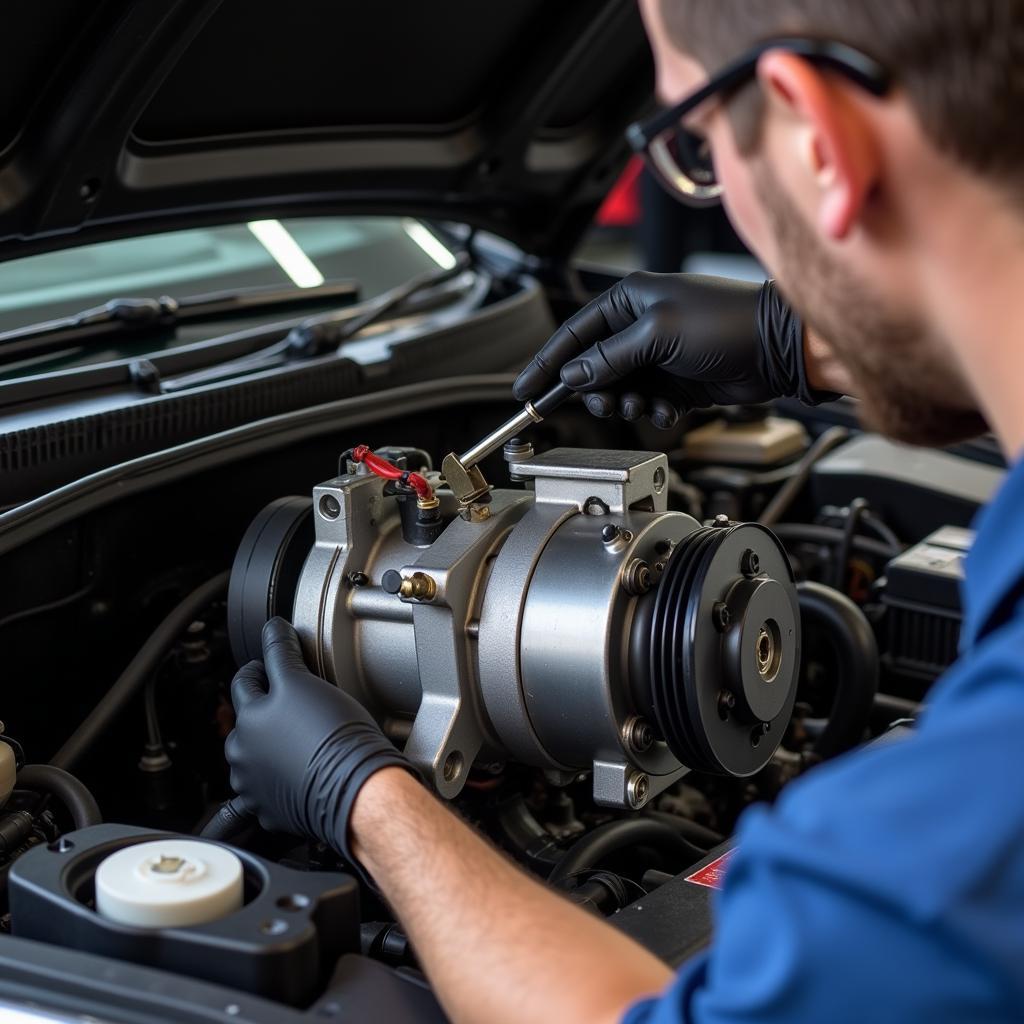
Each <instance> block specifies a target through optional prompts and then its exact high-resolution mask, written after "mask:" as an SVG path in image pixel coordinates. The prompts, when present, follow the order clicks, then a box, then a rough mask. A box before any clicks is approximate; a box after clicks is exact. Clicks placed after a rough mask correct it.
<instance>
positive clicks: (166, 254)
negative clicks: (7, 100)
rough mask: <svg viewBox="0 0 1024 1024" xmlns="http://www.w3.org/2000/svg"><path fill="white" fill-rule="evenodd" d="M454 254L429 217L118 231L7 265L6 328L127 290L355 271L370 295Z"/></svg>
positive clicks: (270, 282)
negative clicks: (137, 233) (135, 233)
mask: <svg viewBox="0 0 1024 1024" xmlns="http://www.w3.org/2000/svg"><path fill="white" fill-rule="evenodd" d="M453 260H454V257H453V256H452V254H451V253H450V252H448V250H447V249H446V248H445V247H444V246H443V245H442V244H441V243H440V242H439V240H438V239H437V237H436V236H435V235H433V234H432V233H431V232H430V231H429V230H428V229H427V228H426V227H425V226H424V225H423V224H422V223H420V222H419V221H415V220H411V219H409V218H399V217H319V218H304V219H298V218H296V219H290V220H280V221H278V220H262V221H250V222H248V223H245V224H230V225H226V226H223V227H213V228H195V229H191V230H187V231H174V232H168V233H165V234H159V235H147V236H144V237H141V238H126V239H118V240H115V241H110V242H100V243H97V244H94V245H84V246H79V247H77V248H73V249H67V250H64V251H62V252H51V253H45V254H43V255H40V256H27V257H25V258H23V259H16V260H10V261H8V262H6V263H0V332H3V331H9V330H13V329H15V328H18V327H24V326H27V325H28V324H33V323H37V322H39V321H41V320H51V319H56V318H58V317H61V316H67V315H70V314H72V313H76V312H78V311H80V310H82V309H85V308H88V307H90V306H96V305H101V304H102V303H105V302H107V301H108V300H109V299H112V298H119V297H123V296H153V297H158V296H160V295H164V294H167V295H171V296H173V297H175V298H179V299H180V298H184V297H186V296H189V295H197V294H204V293H207V292H218V291H236V290H238V289H246V288H260V287H274V288H282V287H291V286H293V287H295V288H296V289H301V288H312V287H316V286H318V285H321V284H323V283H324V282H333V281H341V280H345V279H354V280H356V281H357V282H358V283H359V285H360V297H361V298H362V299H369V298H373V297H374V296H375V295H379V294H380V293H381V292H384V291H386V290H387V289H389V288H393V287H395V286H396V285H399V284H401V283H402V282H404V281H407V280H409V278H411V277H414V276H416V275H417V274H422V273H424V272H426V271H429V270H434V269H437V267H438V266H447V265H450V263H449V262H447V261H453ZM278 318H280V317H279V316H278Z"/></svg>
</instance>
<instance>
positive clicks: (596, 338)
mask: <svg viewBox="0 0 1024 1024" xmlns="http://www.w3.org/2000/svg"><path fill="white" fill-rule="evenodd" d="M559 376H561V379H562V381H563V382H564V383H566V384H568V385H569V387H571V388H573V389H575V390H577V391H582V392H584V402H585V404H586V406H587V409H588V410H589V411H590V412H592V413H593V414H594V415H595V416H611V415H613V414H615V413H618V414H619V415H620V416H621V417H622V418H623V419H626V420H635V419H639V417H640V416H642V415H644V414H646V415H647V416H649V417H650V419H651V422H652V423H653V424H654V425H655V426H657V427H663V428H667V427H671V426H673V425H674V424H675V422H676V420H677V419H678V418H679V415H680V413H683V412H686V411H687V410H688V409H704V408H707V407H708V406H710V405H757V404H760V403H762V402H770V401H771V400H772V399H774V398H790V397H796V398H799V399H801V400H802V401H804V402H807V403H808V404H812V405H813V404H816V403H818V402H822V401H827V400H831V399H833V398H837V397H838V396H837V395H835V394H833V393H831V392H816V391H812V389H811V388H810V387H809V385H808V383H807V378H806V373H805V369H804V345H803V323H802V322H801V320H800V317H799V316H797V314H796V313H795V312H793V310H792V309H790V308H789V307H788V306H787V305H786V304H785V302H783V300H782V297H781V296H780V295H779V293H778V290H777V289H776V287H775V284H774V282H772V281H768V282H766V283H765V284H763V285H760V284H750V283H747V282H744V281H733V280H730V279H728V278H721V277H704V276H700V275H697V274H648V273H643V272H639V273H635V274H630V275H629V276H628V277H626V278H623V280H621V281H620V282H619V283H618V284H616V285H614V286H613V287H612V288H609V289H608V291H606V292H605V293H604V294H603V295H599V296H598V297H597V298H596V299H594V301H593V302H591V303H589V304H588V305H586V306H584V307H583V309H581V310H580V311H579V312H578V313H575V314H574V315H573V316H571V317H569V319H568V320H567V321H566V322H565V323H564V324H562V326H561V327H560V328H559V329H558V330H557V331H555V333H554V334H553V335H552V336H551V338H550V339H549V340H548V342H547V344H545V345H544V347H543V348H542V349H541V350H540V352H538V353H537V355H536V356H534V358H533V361H532V362H531V363H530V365H529V366H527V367H526V369H525V370H523V372H522V373H521V374H520V375H519V376H518V377H517V378H516V382H515V384H514V385H513V387H512V393H513V395H514V396H515V397H516V399H517V400H518V401H526V399H528V398H534V397H536V396H537V395H539V394H541V393H542V392H543V391H545V390H546V389H547V388H549V387H551V385H553V384H554V383H555V382H556V381H557V380H558V378H559Z"/></svg>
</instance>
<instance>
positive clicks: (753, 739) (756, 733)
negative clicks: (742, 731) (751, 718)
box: [750, 725, 764, 747]
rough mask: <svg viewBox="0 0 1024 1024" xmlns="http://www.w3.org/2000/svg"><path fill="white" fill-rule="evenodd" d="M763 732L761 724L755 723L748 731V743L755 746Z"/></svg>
mask: <svg viewBox="0 0 1024 1024" xmlns="http://www.w3.org/2000/svg"><path fill="white" fill-rule="evenodd" d="M763 735H764V733H763V732H762V731H761V726H759V725H756V726H754V728H753V729H751V731H750V745H751V746H752V747H756V746H757V745H758V744H759V743H760V742H761V737H762V736H763Z"/></svg>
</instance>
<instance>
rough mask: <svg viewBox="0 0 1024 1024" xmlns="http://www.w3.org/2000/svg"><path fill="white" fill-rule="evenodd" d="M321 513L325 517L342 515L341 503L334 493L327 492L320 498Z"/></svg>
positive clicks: (334, 517)
mask: <svg viewBox="0 0 1024 1024" xmlns="http://www.w3.org/2000/svg"><path fill="white" fill-rule="evenodd" d="M320 515H322V516H323V517H324V519H337V518H338V516H340V515H341V503H340V502H339V501H338V499H337V498H336V497H335V496H334V495H333V494H325V495H324V496H323V497H322V498H321V499H320Z"/></svg>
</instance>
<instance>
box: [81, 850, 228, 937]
mask: <svg viewBox="0 0 1024 1024" xmlns="http://www.w3.org/2000/svg"><path fill="white" fill-rule="evenodd" d="M241 906H242V862H241V861H240V860H239V859H238V857H236V856H235V855H234V854H233V853H232V852H231V851H230V850H226V849H224V847H223V846H216V845H214V844H213V843H203V842H198V841H196V840H194V839H166V840H164V839H160V840H157V841H155V842H151V843H138V844H137V845H135V846H128V847H125V849H123V850H118V851H117V853H112V854H111V855H110V856H109V857H107V858H106V860H104V861H102V862H101V863H100V866H99V867H98V868H97V869H96V909H97V910H98V911H99V913H100V914H102V915H103V916H104V917H106V918H109V919H110V920H111V921H117V922H118V923H119V924H129V925H136V926H138V927H140V928H182V927H187V926H188V925H192V924H203V923H204V922H206V921H216V920H217V919H218V918H221V917H226V916H227V915H228V914H231V913H233V912H234V911H236V910H238V909H239V908H240V907H241Z"/></svg>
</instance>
